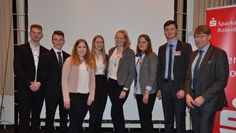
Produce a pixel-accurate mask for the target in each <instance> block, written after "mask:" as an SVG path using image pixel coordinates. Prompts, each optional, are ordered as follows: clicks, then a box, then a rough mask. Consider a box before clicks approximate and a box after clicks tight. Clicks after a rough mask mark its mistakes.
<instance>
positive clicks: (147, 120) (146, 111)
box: [136, 93, 156, 133]
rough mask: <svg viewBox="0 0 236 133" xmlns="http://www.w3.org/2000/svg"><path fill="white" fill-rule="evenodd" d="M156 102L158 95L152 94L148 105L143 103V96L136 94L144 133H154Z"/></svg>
mask: <svg viewBox="0 0 236 133" xmlns="http://www.w3.org/2000/svg"><path fill="white" fill-rule="evenodd" d="M155 100H156V93H154V94H150V95H149V98H148V103H147V104H145V103H143V95H138V94H136V102H137V106H138V114H139V118H140V124H141V129H142V132H143V133H153V131H154V130H153V123H152V110H153V106H154V103H155Z"/></svg>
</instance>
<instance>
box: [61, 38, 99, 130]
mask: <svg viewBox="0 0 236 133" xmlns="http://www.w3.org/2000/svg"><path fill="white" fill-rule="evenodd" d="M62 89H63V101H64V107H65V108H66V109H68V110H69V116H70V125H69V131H68V133H78V132H82V124H83V121H84V118H85V116H86V114H87V112H88V108H89V106H91V105H92V103H93V101H94V95H95V74H94V60H93V59H92V58H91V55H90V50H89V47H88V44H87V42H86V40H84V39H79V40H77V41H76V42H75V44H74V47H73V50H72V54H71V56H70V57H68V58H67V59H66V61H65V63H64V65H63V69H62Z"/></svg>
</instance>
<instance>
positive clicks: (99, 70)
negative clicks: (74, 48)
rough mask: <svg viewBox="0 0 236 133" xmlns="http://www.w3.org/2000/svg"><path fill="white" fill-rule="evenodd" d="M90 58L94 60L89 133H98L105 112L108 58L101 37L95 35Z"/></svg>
mask: <svg viewBox="0 0 236 133" xmlns="http://www.w3.org/2000/svg"><path fill="white" fill-rule="evenodd" d="M91 56H92V58H93V59H94V60H95V64H96V65H95V80H96V81H95V84H96V89H95V90H96V91H95V99H94V103H93V105H92V107H91V109H90V119H89V128H90V130H89V132H90V133H95V132H96V133H100V132H101V124H102V117H103V112H104V110H105V106H106V102H107V96H108V88H107V77H106V75H107V64H108V56H107V54H106V52H105V42H104V38H103V37H102V36H101V35H96V36H95V37H94V38H93V41H92V48H91Z"/></svg>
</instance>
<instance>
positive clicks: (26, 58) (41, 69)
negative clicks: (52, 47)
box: [14, 43, 48, 99]
mask: <svg viewBox="0 0 236 133" xmlns="http://www.w3.org/2000/svg"><path fill="white" fill-rule="evenodd" d="M47 52H48V49H46V48H44V47H43V46H40V52H39V62H38V71H37V77H36V78H37V81H39V82H41V87H40V89H39V91H36V92H34V93H40V92H43V91H44V90H45V85H46V81H47V59H46V53H47ZM14 72H15V76H16V77H17V83H16V84H17V85H16V86H17V91H18V92H17V93H19V95H20V97H18V98H19V99H20V98H27V97H30V96H31V95H30V94H31V93H33V91H31V90H30V88H29V86H30V82H33V81H34V79H35V74H36V73H35V65H34V59H33V54H32V51H31V48H30V45H29V43H26V44H23V45H19V46H17V48H16V49H15V55H14Z"/></svg>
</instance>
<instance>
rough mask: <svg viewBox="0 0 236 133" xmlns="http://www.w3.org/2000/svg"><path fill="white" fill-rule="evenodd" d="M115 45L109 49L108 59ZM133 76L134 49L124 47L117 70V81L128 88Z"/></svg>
mask: <svg viewBox="0 0 236 133" xmlns="http://www.w3.org/2000/svg"><path fill="white" fill-rule="evenodd" d="M115 48H116V47H113V48H111V49H110V50H109V59H110V57H111V55H112V53H113V52H114V50H115ZM134 76H135V58H134V51H133V50H132V49H130V48H126V49H124V51H123V53H122V58H121V59H120V61H119V66H118V70H117V82H118V84H119V85H121V86H124V87H125V88H128V89H129V88H130V86H131V84H132V82H133V80H134Z"/></svg>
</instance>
